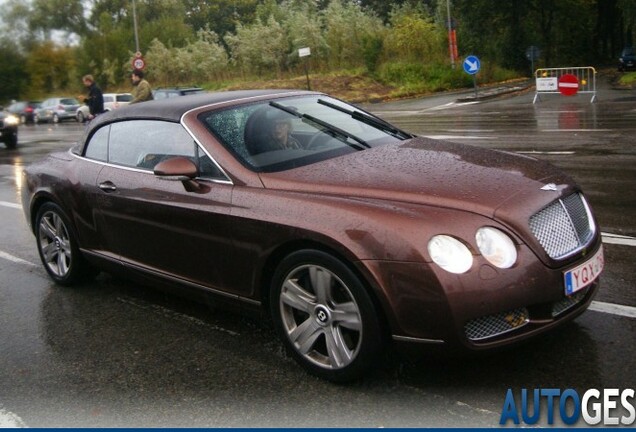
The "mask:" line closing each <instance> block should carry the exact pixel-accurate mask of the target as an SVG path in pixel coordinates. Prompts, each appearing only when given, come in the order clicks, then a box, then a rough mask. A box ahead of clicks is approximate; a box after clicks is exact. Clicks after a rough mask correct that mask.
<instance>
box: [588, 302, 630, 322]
mask: <svg viewBox="0 0 636 432" xmlns="http://www.w3.org/2000/svg"><path fill="white" fill-rule="evenodd" d="M590 310H593V311H596V312H602V313H607V314H611V315H619V316H623V317H627V318H636V307H633V306H623V305H617V304H613V303H603V302H598V301H593V302H592V304H591V305H590Z"/></svg>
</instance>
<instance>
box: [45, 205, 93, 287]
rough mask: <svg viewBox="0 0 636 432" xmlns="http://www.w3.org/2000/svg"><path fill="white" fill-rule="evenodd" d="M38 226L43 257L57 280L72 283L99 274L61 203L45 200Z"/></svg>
mask: <svg viewBox="0 0 636 432" xmlns="http://www.w3.org/2000/svg"><path fill="white" fill-rule="evenodd" d="M35 227H36V232H35V238H36V241H37V245H38V252H39V254H40V259H41V260H42V264H44V268H45V269H46V271H47V272H48V274H49V275H50V276H51V278H53V280H54V281H55V282H57V283H58V284H60V285H72V284H74V283H76V282H78V281H80V280H82V279H84V278H87V277H90V276H93V275H95V271H94V270H93V269H92V268H91V267H90V265H89V264H88V263H87V262H86V261H85V260H84V257H83V256H82V254H81V252H80V250H79V246H78V244H77V237H76V236H75V234H74V232H73V230H72V228H71V224H70V222H69V219H68V217H67V216H66V214H65V213H64V211H63V210H62V209H61V208H60V207H59V206H58V205H56V204H54V203H46V204H44V205H43V206H42V207H41V208H40V210H39V211H38V214H37V216H36V219H35Z"/></svg>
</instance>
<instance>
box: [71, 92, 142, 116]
mask: <svg viewBox="0 0 636 432" xmlns="http://www.w3.org/2000/svg"><path fill="white" fill-rule="evenodd" d="M131 100H132V95H131V94H130V93H104V111H111V110H114V109H117V108H119V107H123V106H126V105H128V104H129V103H130V101H131ZM89 113H90V111H89V109H88V105H82V106H80V107H79V108H78V109H77V112H76V113H75V118H76V119H77V121H78V122H80V123H83V122H85V121H86V120H88V115H89Z"/></svg>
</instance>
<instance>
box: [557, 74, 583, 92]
mask: <svg viewBox="0 0 636 432" xmlns="http://www.w3.org/2000/svg"><path fill="white" fill-rule="evenodd" d="M558 86H559V92H561V94H562V95H563V96H574V95H575V94H576V92H578V91H579V79H578V78H577V77H576V76H575V75H572V74H565V75H561V78H559V84H558Z"/></svg>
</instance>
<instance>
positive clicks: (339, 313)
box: [331, 302, 362, 331]
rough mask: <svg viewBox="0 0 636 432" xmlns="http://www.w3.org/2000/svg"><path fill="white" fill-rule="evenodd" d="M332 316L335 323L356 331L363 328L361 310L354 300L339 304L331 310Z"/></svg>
mask: <svg viewBox="0 0 636 432" xmlns="http://www.w3.org/2000/svg"><path fill="white" fill-rule="evenodd" d="M331 317H332V319H333V323H334V325H337V326H340V327H344V328H347V329H350V330H355V331H361V330H362V321H361V319H360V312H359V311H358V307H357V306H356V304H355V303H353V302H348V303H339V304H337V305H336V307H335V308H334V309H333V310H332V312H331Z"/></svg>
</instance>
